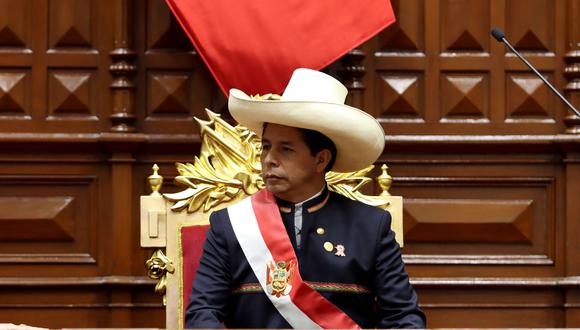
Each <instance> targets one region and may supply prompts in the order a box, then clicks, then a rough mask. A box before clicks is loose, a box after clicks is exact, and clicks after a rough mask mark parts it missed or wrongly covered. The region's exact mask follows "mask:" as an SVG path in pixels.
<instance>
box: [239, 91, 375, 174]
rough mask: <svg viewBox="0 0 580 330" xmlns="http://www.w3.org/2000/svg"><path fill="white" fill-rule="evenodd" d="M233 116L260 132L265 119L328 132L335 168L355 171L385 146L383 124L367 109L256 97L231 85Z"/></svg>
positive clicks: (343, 170) (373, 158) (369, 161)
mask: <svg viewBox="0 0 580 330" xmlns="http://www.w3.org/2000/svg"><path fill="white" fill-rule="evenodd" d="M228 107H229V109H230V113H231V115H232V117H234V119H235V120H236V121H237V122H238V123H239V124H241V125H243V126H245V127H247V128H248V129H250V130H251V131H253V132H254V133H256V134H257V135H258V136H261V135H262V129H263V127H264V123H273V124H279V125H284V126H291V127H297V128H306V129H311V130H314V131H318V132H320V133H322V134H324V135H326V136H327V137H328V138H329V139H331V140H332V142H334V144H335V146H336V151H337V152H336V153H337V155H336V162H335V163H334V166H333V168H332V170H333V171H335V172H354V171H358V170H360V169H363V168H365V167H367V166H368V165H371V164H373V163H374V162H375V161H376V160H377V158H378V157H379V156H380V155H381V153H382V152H383V149H384V147H385V133H384V131H383V128H382V127H381V125H380V124H379V123H378V122H377V120H376V119H375V118H373V117H372V116H371V115H369V114H368V113H366V112H364V111H361V110H359V109H357V108H354V107H351V106H348V105H343V104H335V103H324V102H307V101H272V100H254V99H251V98H250V97H249V96H248V95H246V94H245V93H244V92H242V91H241V90H238V89H231V90H230V96H229V100H228Z"/></svg>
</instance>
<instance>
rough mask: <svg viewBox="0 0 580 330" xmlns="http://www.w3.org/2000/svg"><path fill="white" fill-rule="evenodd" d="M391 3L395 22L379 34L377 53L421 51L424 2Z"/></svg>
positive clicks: (422, 48) (403, 1) (395, 0)
mask: <svg viewBox="0 0 580 330" xmlns="http://www.w3.org/2000/svg"><path fill="white" fill-rule="evenodd" d="M391 3H392V5H393V10H394V11H395V16H396V17H397V22H396V23H395V24H393V25H391V26H389V27H388V28H386V29H385V30H384V31H382V32H380V33H379V43H380V45H379V51H381V52H382V51H384V52H389V51H393V50H404V51H423V50H424V43H425V42H424V39H425V32H424V24H425V20H424V16H425V15H424V10H425V0H393V1H391Z"/></svg>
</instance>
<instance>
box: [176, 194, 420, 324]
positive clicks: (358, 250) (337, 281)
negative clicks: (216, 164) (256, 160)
mask: <svg viewBox="0 0 580 330" xmlns="http://www.w3.org/2000/svg"><path fill="white" fill-rule="evenodd" d="M327 197H328V198H327ZM277 202H278V206H279V207H280V213H281V215H282V219H283V221H284V225H285V227H286V230H287V233H288V235H289V237H290V240H291V242H292V245H293V247H294V250H295V251H296V255H297V257H298V263H299V269H300V274H301V276H302V279H303V280H304V281H306V282H307V283H309V284H310V285H311V286H312V287H313V288H315V289H316V290H317V291H319V292H320V293H321V294H322V295H323V296H324V297H326V298H327V299H328V300H329V301H330V302H332V303H333V304H335V305H336V306H337V307H338V308H340V309H341V310H342V311H344V312H345V313H346V314H348V315H349V316H350V317H351V318H352V319H353V320H354V321H355V322H356V323H357V324H358V325H359V326H360V327H362V328H375V327H376V328H425V326H426V324H425V315H424V314H423V312H422V311H421V310H420V309H419V307H418V305H417V295H416V294H415V291H414V290H413V288H412V287H411V285H410V284H409V277H408V275H407V273H406V272H405V269H404V265H403V261H402V259H401V252H400V247H399V245H398V244H397V242H396V241H395V235H394V233H393V231H392V230H391V229H390V226H391V217H390V214H389V213H388V212H385V211H384V210H382V209H379V208H376V207H372V206H369V205H366V204H363V203H360V202H356V201H353V200H350V199H348V198H346V197H344V196H341V195H339V194H336V193H332V192H328V191H324V192H323V193H322V194H321V195H320V196H318V197H316V198H314V199H313V200H310V201H308V202H306V203H305V204H304V206H303V227H302V234H301V237H302V238H301V244H300V249H298V250H297V249H296V239H295V231H294V205H293V204H291V203H288V202H286V201H283V200H277ZM210 224H211V227H210V229H209V230H208V233H207V239H206V242H205V244H204V250H203V255H202V257H201V260H200V265H199V268H198V270H197V274H196V277H195V281H194V284H193V290H192V293H191V296H190V300H189V301H190V302H189V305H188V306H187V309H186V313H185V314H186V315H185V326H186V327H187V328H216V327H223V326H226V327H229V328H290V325H289V324H288V323H287V322H286V320H285V319H284V318H283V317H282V316H281V315H280V314H279V313H278V311H277V310H276V309H275V308H274V305H273V304H272V303H271V302H270V300H269V299H268V297H267V296H266V294H265V293H264V292H263V291H262V290H261V287H260V286H259V283H258V280H257V279H256V277H255V275H254V273H253V272H252V269H251V267H250V265H249V264H248V262H247V261H246V258H245V256H244V253H243V252H242V250H241V247H240V245H239V243H238V242H237V239H236V237H235V235H234V232H233V229H232V226H231V223H230V221H229V217H228V213H227V210H220V211H217V212H215V213H213V214H212V215H211V217H210ZM318 228H323V229H324V233H323V234H320V232H322V230H318V232H317V229H318ZM325 242H330V243H332V244H333V245H337V244H341V245H343V246H344V254H345V256H344V257H339V256H336V255H335V253H334V251H333V252H327V251H326V250H325V249H324V243H325ZM264 267H265V265H264Z"/></svg>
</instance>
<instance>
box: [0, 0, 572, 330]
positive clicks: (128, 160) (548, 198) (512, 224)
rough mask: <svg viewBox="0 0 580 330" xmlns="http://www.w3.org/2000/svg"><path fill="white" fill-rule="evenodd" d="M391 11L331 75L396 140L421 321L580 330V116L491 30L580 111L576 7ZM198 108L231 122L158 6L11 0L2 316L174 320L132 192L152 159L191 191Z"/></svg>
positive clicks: (414, 4) (0, 212) (1, 1)
mask: <svg viewBox="0 0 580 330" xmlns="http://www.w3.org/2000/svg"><path fill="white" fill-rule="evenodd" d="M392 3H393V7H394V9H395V12H396V15H397V18H398V21H397V22H396V23H395V24H393V25H392V26H390V27H389V28H387V29H385V30H384V31H381V32H380V33H379V34H378V35H377V36H376V37H375V38H372V39H371V40H369V41H368V42H366V43H364V44H363V45H361V46H360V47H357V49H355V50H353V51H351V52H350V53H349V54H347V55H345V56H344V57H343V58H342V59H340V60H339V61H337V62H336V63H334V64H333V65H332V66H331V67H330V68H329V72H331V73H336V74H337V75H338V77H339V78H340V79H341V80H342V81H343V82H344V83H345V85H346V86H347V87H348V88H349V89H350V92H351V94H350V96H349V98H348V100H347V101H348V102H349V104H351V105H354V106H358V107H361V108H363V109H364V110H365V111H367V112H368V113H369V114H371V115H373V116H375V117H376V118H377V119H378V120H379V121H380V122H381V124H382V125H383V127H384V129H385V132H386V134H387V135H386V137H385V138H386V141H387V146H386V148H385V151H384V153H383V155H382V156H381V158H380V160H379V163H386V164H388V165H389V171H390V174H391V175H392V176H393V177H394V184H393V187H392V189H391V192H392V193H394V194H398V195H402V196H404V197H405V201H406V202H405V203H406V207H405V235H406V236H405V248H404V249H403V257H404V260H405V261H406V263H407V269H408V271H409V273H410V275H411V277H412V278H411V279H412V282H413V284H414V285H415V287H416V288H417V290H418V293H419V299H420V303H421V306H422V307H423V308H424V309H425V311H426V312H427V315H428V318H429V323H428V326H429V327H457V328H463V327H534V328H539V327H564V326H566V327H580V318H579V317H578V312H579V311H580V298H579V297H580V294H579V292H580V289H579V288H580V280H579V278H580V266H579V265H580V264H579V263H578V262H577V260H578V259H579V258H580V242H579V240H578V239H577V237H578V235H579V234H580V225H579V224H580V208H579V207H580V204H579V203H577V200H578V197H577V196H579V195H580V165H579V164H580V161H579V159H580V156H579V154H578V150H579V149H578V146H579V145H580V137H579V136H580V135H579V134H580V118H576V117H574V116H571V113H570V112H569V111H567V110H565V108H564V107H563V105H562V104H561V102H560V101H559V100H558V99H557V98H556V97H555V96H554V95H553V94H552V93H551V92H550V91H549V90H548V89H547V88H546V87H545V86H544V85H543V84H542V83H541V81H540V80H539V79H538V78H537V77H535V76H534V75H533V74H531V73H530V72H529V70H528V69H527V67H526V66H525V65H524V64H522V63H521V62H520V61H519V60H518V59H517V58H516V57H515V56H514V55H513V54H511V53H510V52H508V51H507V50H506V49H505V47H504V45H502V44H500V43H497V42H496V41H495V40H494V39H493V38H492V37H491V36H490V35H489V31H490V29H491V28H492V27H494V26H498V27H500V28H502V29H503V30H504V31H505V32H506V36H507V37H508V39H509V40H510V41H511V42H512V44H514V45H515V46H516V47H517V48H518V49H520V50H521V51H522V52H523V54H524V55H525V56H526V57H527V58H528V59H529V60H530V61H531V62H532V63H533V64H534V65H535V66H537V68H538V69H539V70H540V71H541V72H542V74H544V75H545V76H546V77H547V79H549V80H550V81H551V82H552V83H554V85H555V86H556V88H558V89H559V90H565V93H566V95H567V96H568V97H569V98H570V100H571V101H572V103H574V104H575V105H576V106H577V107H580V75H579V74H578V72H580V70H579V69H578V67H579V66H580V55H579V54H580V53H579V51H580V37H579V36H580V24H579V23H578V22H579V21H580V17H579V15H580V10H579V9H580V1H579V0H554V1H549V0H531V1H528V0H499V1H496V0H469V1H468V0H433V1H431V0H392ZM205 108H209V109H211V110H213V111H214V112H218V113H220V114H221V115H222V116H223V117H224V118H226V119H227V120H229V121H232V119H231V117H230V116H229V113H228V110H227V101H226V98H225V97H224V95H223V94H222V92H221V91H220V90H219V88H218V86H217V84H216V83H215V81H214V80H213V78H212V77H211V74H210V73H209V71H208V70H207V68H206V67H205V65H204V63H203V61H202V60H201V58H200V57H199V56H198V55H197V53H196V52H195V50H194V49H193V47H192V46H191V44H190V43H189V41H188V40H187V36H186V35H185V33H184V32H183V31H182V30H181V28H180V27H179V24H178V23H177V21H176V20H175V18H174V17H173V15H172V14H171V12H170V10H169V9H168V7H167V5H166V3H165V1H164V0H146V1H135V0H102V1H97V0H86V1H85V0H20V1H15V0H0V228H1V230H0V264H1V265H2V267H0V320H2V321H3V322H14V323H27V324H32V325H38V326H45V327H50V328H62V327H123V328H124V327H158V328H162V327H164V314H163V306H162V302H161V298H160V297H159V296H157V295H156V294H155V293H154V292H153V288H154V284H155V283H154V281H153V280H150V279H148V278H146V276H145V267H144V262H145V260H146V259H147V258H148V257H149V255H150V254H151V252H152V251H150V250H148V249H141V248H140V247H139V232H140V231H139V219H138V217H139V211H138V210H139V200H138V196H139V195H142V194H147V193H149V190H148V187H147V181H146V179H147V176H148V175H150V174H151V166H152V165H153V164H154V163H157V164H159V166H160V167H161V170H160V174H162V175H163V176H165V182H166V184H165V185H164V188H163V191H165V192H174V191H178V190H179V189H181V188H180V187H179V186H177V185H176V184H175V183H173V182H171V181H172V180H173V178H174V177H175V175H176V174H177V173H176V170H175V165H174V164H175V162H187V161H192V160H193V157H194V155H195V154H196V153H197V152H198V151H199V148H200V145H199V128H198V127H197V124H196V123H195V122H194V120H193V117H194V116H197V117H200V118H206V117H205V116H206V115H205V112H204V111H205V110H204V109H205ZM378 173H379V171H378V169H375V174H377V175H378ZM368 189H369V190H373V189H375V190H377V189H378V186H375V187H374V188H373V187H369V188H368Z"/></svg>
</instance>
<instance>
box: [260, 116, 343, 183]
mask: <svg viewBox="0 0 580 330" xmlns="http://www.w3.org/2000/svg"><path fill="white" fill-rule="evenodd" d="M266 126H268V123H264V126H263V128H262V135H263V134H264V132H265V131H266ZM297 129H298V130H300V132H301V133H302V139H303V140H304V143H305V144H306V146H307V147H308V149H310V154H311V155H312V156H316V154H317V153H319V152H321V151H322V150H324V149H328V150H329V151H330V155H331V156H330V161H329V162H328V164H327V165H326V168H325V169H324V171H325V172H328V171H330V170H332V167H333V166H334V162H335V161H336V146H335V145H334V142H332V140H331V139H329V138H328V137H327V136H326V135H324V134H322V133H320V132H318V131H314V130H311V129H306V128H299V127H297Z"/></svg>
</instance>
